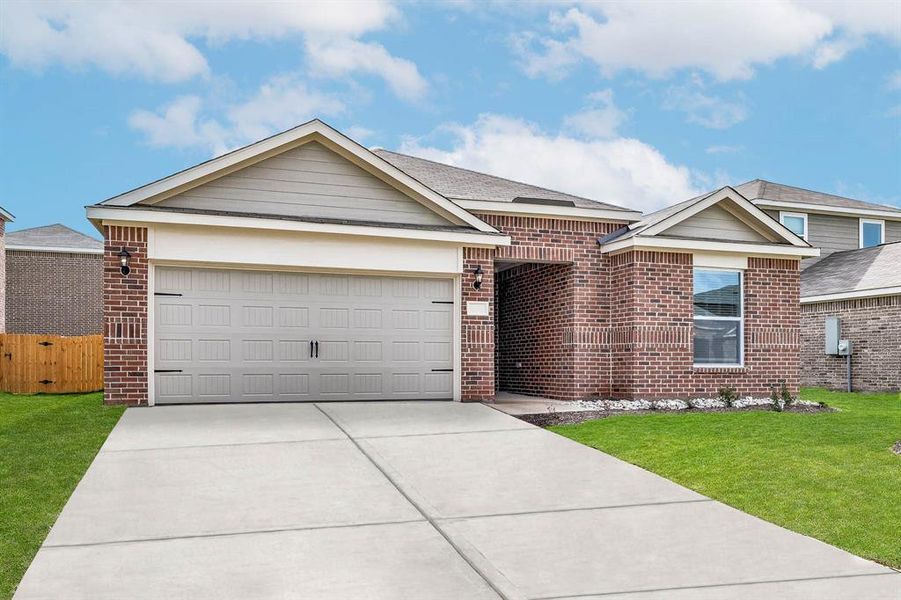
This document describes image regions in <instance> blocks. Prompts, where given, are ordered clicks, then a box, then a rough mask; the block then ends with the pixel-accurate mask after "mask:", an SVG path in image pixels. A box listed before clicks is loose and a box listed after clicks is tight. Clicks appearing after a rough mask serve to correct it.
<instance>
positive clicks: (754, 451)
mask: <svg viewBox="0 0 901 600" xmlns="http://www.w3.org/2000/svg"><path fill="white" fill-rule="evenodd" d="M801 397H802V398H803V399H805V400H813V401H817V402H818V401H825V402H826V403H828V404H829V405H830V406H833V407H835V408H838V409H840V412H830V413H817V414H802V413H785V412H783V413H777V412H772V411H754V412H750V411H749V412H728V413H701V412H696V413H691V412H689V413H659V414H651V415H641V416H639V415H624V416H616V417H610V418H606V419H600V420H596V421H586V422H584V423H580V424H578V425H559V426H555V427H552V428H551V430H552V431H555V432H556V433H559V434H560V435H564V436H566V437H569V438H572V439H573V440H576V441H578V442H581V443H583V444H586V445H588V446H592V447H594V448H598V449H599V450H603V451H604V452H608V453H610V454H613V455H615V456H618V457H620V458H622V459H623V460H626V461H628V462H630V463H633V464H636V465H639V466H641V467H644V468H646V469H648V470H650V471H653V472H655V473H658V474H660V475H662V476H664V477H666V478H668V479H671V480H673V481H675V482H677V483H680V484H682V485H684V486H686V487H689V488H691V489H693V490H695V491H697V492H700V493H701V494H705V495H707V496H710V497H711V498H715V499H717V500H720V501H722V502H724V503H726V504H729V505H730V506H734V507H736V508H738V509H740V510H743V511H745V512H748V513H751V514H753V515H757V516H758V517H761V518H763V519H766V520H767V521H771V522H773V523H776V524H778V525H781V526H783V527H786V528H788V529H792V530H794V531H797V532H800V533H804V534H807V535H810V536H812V537H815V538H818V539H820V540H823V541H824V542H827V543H830V544H834V545H836V546H839V547H840V548H844V549H845V550H848V551H849V552H853V553H854V554H858V555H860V556H863V557H866V558H870V559H872V560H875V561H878V562H880V563H883V564H885V565H888V566H890V567H894V568H896V569H897V568H901V456H896V455H895V454H893V453H892V452H891V450H890V448H891V446H892V444H894V443H895V442H896V441H897V440H901V395H899V394H848V393H841V392H828V391H825V390H820V389H804V390H803V391H802V394H801Z"/></svg>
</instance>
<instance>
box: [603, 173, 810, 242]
mask: <svg viewBox="0 0 901 600" xmlns="http://www.w3.org/2000/svg"><path fill="white" fill-rule="evenodd" d="M715 205H720V206H723V207H724V208H726V210H727V211H728V212H730V213H731V214H732V215H733V216H734V217H735V218H736V219H737V220H739V221H742V222H743V223H744V224H745V225H747V226H748V227H749V228H750V229H753V230H754V231H756V232H758V233H760V234H761V235H762V236H763V237H764V239H766V240H768V241H764V242H749V241H735V240H724V239H721V238H720V239H700V238H685V237H679V236H673V235H666V232H667V230H669V229H671V228H672V227H674V226H676V225H678V224H679V223H682V222H684V221H686V220H687V219H689V218H691V217H693V216H694V215H697V214H699V213H701V212H702V211H704V210H706V209H707V208H710V207H712V206H715ZM598 243H599V244H600V245H601V251H602V252H613V251H618V250H622V249H625V248H628V247H634V246H649V247H650V246H653V247H658V248H681V249H706V250H713V251H738V250H744V251H747V252H750V251H751V250H752V249H753V248H754V247H755V246H759V247H760V250H761V253H768V252H774V251H778V253H784V254H789V255H793V256H818V255H819V250H817V249H815V248H813V247H812V246H811V245H810V244H808V243H807V242H806V241H805V240H804V239H802V238H800V237H799V236H797V235H795V234H794V233H792V232H791V231H790V230H789V229H788V228H786V227H785V226H783V225H782V224H781V223H779V222H778V221H776V220H775V219H773V218H772V217H770V216H769V215H768V214H766V213H765V212H764V211H762V210H761V209H759V208H757V207H756V206H755V205H754V204H752V203H751V202H750V201H749V200H748V199H747V198H745V197H744V196H742V195H741V194H740V193H738V192H737V191H736V190H735V189H734V188H731V187H729V186H726V187H723V188H720V189H718V190H716V191H714V192H710V193H708V194H704V195H701V196H697V197H695V198H691V199H689V200H685V201H684V202H679V203H678V204H674V205H672V206H668V207H666V208H664V209H661V210H658V211H657V212H653V213H651V214H649V215H647V216H645V217H644V218H643V219H642V220H640V221H638V222H636V223H632V224H631V225H628V226H626V227H622V228H620V229H618V230H616V231H614V232H613V233H610V234H608V235H606V236H604V237H602V238H600V239H599V240H598ZM764 250H765V251H766V252H764Z"/></svg>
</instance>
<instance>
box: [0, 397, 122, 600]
mask: <svg viewBox="0 0 901 600" xmlns="http://www.w3.org/2000/svg"><path fill="white" fill-rule="evenodd" d="M123 410H124V409H123V408H121V407H114V406H104V405H103V401H102V394H99V393H95V394H66V395H38V396H14V395H11V394H4V393H0V598H9V597H10V596H12V593H13V591H14V590H15V588H16V586H17V585H18V583H19V580H20V579H21V578H22V575H24V574H25V569H27V568H28V565H29V563H31V559H32V558H34V555H35V553H36V552H37V550H38V548H39V547H40V545H41V542H43V541H44V538H45V537H47V533H48V532H49V531H50V527H51V526H52V525H53V522H54V521H55V520H56V517H57V515H59V511H60V510H62V508H63V505H64V504H65V503H66V500H67V499H68V498H69V495H70V494H71V493H72V490H74V489H75V485H76V484H77V483H78V481H79V480H80V479H81V477H82V475H84V472H85V471H86V470H87V468H88V465H89V464H91V461H92V460H93V459H94V455H96V454H97V450H99V449H100V446H101V445H102V444H103V441H104V440H105V439H106V436H107V435H108V434H109V432H110V430H111V429H112V428H113V426H114V425H115V424H116V422H117V421H118V420H119V417H120V416H121V414H122V411H123Z"/></svg>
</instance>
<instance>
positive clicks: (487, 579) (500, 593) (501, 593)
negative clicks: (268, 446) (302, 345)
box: [314, 404, 519, 600]
mask: <svg viewBox="0 0 901 600" xmlns="http://www.w3.org/2000/svg"><path fill="white" fill-rule="evenodd" d="M314 406H315V407H316V408H317V409H319V411H320V412H322V414H324V415H325V416H326V417H327V418H328V419H329V420H330V421H331V422H332V423H334V425H335V427H337V428H338V429H340V430H341V432H342V433H343V434H344V435H346V436H347V437H348V438H350V441H351V442H353V444H354V445H355V446H356V447H357V449H358V450H359V451H360V453H361V454H362V455H363V456H365V457H366V460H368V461H369V462H370V463H372V465H373V466H374V467H375V468H376V469H378V471H379V473H381V474H382V476H383V477H384V478H385V479H387V480H388V482H389V483H391V485H392V486H394V489H396V490H397V492H398V493H399V494H400V495H401V496H403V497H404V499H405V500H406V501H407V502H409V503H410V505H411V506H413V508H415V509H416V511H417V512H419V514H420V515H422V516H423V518H424V519H425V520H426V521H427V522H428V523H429V525H431V526H432V528H433V529H434V530H435V531H437V532H438V534H439V535H440V536H441V537H442V538H444V541H445V542H447V544H448V545H449V546H450V547H451V548H453V549H454V552H456V553H457V554H458V555H459V556H460V558H461V559H463V561H464V562H465V563H466V564H467V565H469V568H471V569H472V570H473V571H474V572H475V573H476V574H478V576H479V577H481V578H482V580H484V581H485V583H486V584H487V585H488V587H490V588H491V590H492V591H494V593H495V594H497V595H498V597H500V598H502V600H519V599H518V598H513V597H511V595H509V594H507V593H505V592H504V591H503V590H501V589H500V588H499V587H498V586H497V584H496V583H495V582H494V581H492V580H491V578H490V577H488V576H487V575H486V574H485V573H484V572H483V570H482V569H481V568H480V567H479V566H478V565H476V564H475V563H474V562H473V561H472V560H471V558H470V557H469V556H467V554H466V553H465V552H463V550H462V549H461V548H460V547H459V545H458V544H457V543H456V542H454V541H453V540H452V539H451V537H450V536H449V535H448V534H447V533H445V531H444V530H443V529H442V528H441V527H440V526H439V524H438V522H437V521H436V520H435V519H433V518H432V517H431V516H429V514H428V513H427V512H426V511H425V510H423V509H422V507H421V506H420V505H419V503H417V502H416V501H414V500H413V498H411V497H410V496H409V495H408V494H407V493H406V492H405V491H404V490H403V489H402V488H401V487H400V486H399V485H398V484H397V482H396V481H395V480H394V478H393V477H391V476H390V475H389V474H388V472H387V471H385V469H384V468H382V466H381V465H380V464H378V462H376V461H375V460H373V458H372V457H371V456H370V455H369V453H368V452H366V449H365V448H364V447H363V446H362V445H361V444H360V443H359V442H358V441H357V440H356V439H355V438H354V437H353V436H352V435H350V434H349V433H348V432H347V431H346V430H345V429H344V427H342V426H341V423H339V422H338V420H337V419H333V418H332V416H331V415H330V414H328V413H327V412H325V411H324V410H322V408H321V407H320V406H319V405H318V404H314Z"/></svg>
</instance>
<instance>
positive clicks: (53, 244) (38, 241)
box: [6, 223, 103, 251]
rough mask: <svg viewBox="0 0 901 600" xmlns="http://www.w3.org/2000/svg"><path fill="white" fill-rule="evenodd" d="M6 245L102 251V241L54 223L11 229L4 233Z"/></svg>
mask: <svg viewBox="0 0 901 600" xmlns="http://www.w3.org/2000/svg"><path fill="white" fill-rule="evenodd" d="M6 247H7V249H13V250H14V249H15V248H16V247H25V248H71V249H77V250H90V251H102V250H103V242H101V241H100V240H95V239H94V238H92V237H91V236H88V235H85V234H83V233H80V232H78V231H75V230H74V229H70V228H68V227H66V226H65V225H62V224H60V223H56V224H54V225H44V226H42V227H32V228H30V229H22V230H20V231H11V232H9V233H7V234H6Z"/></svg>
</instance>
